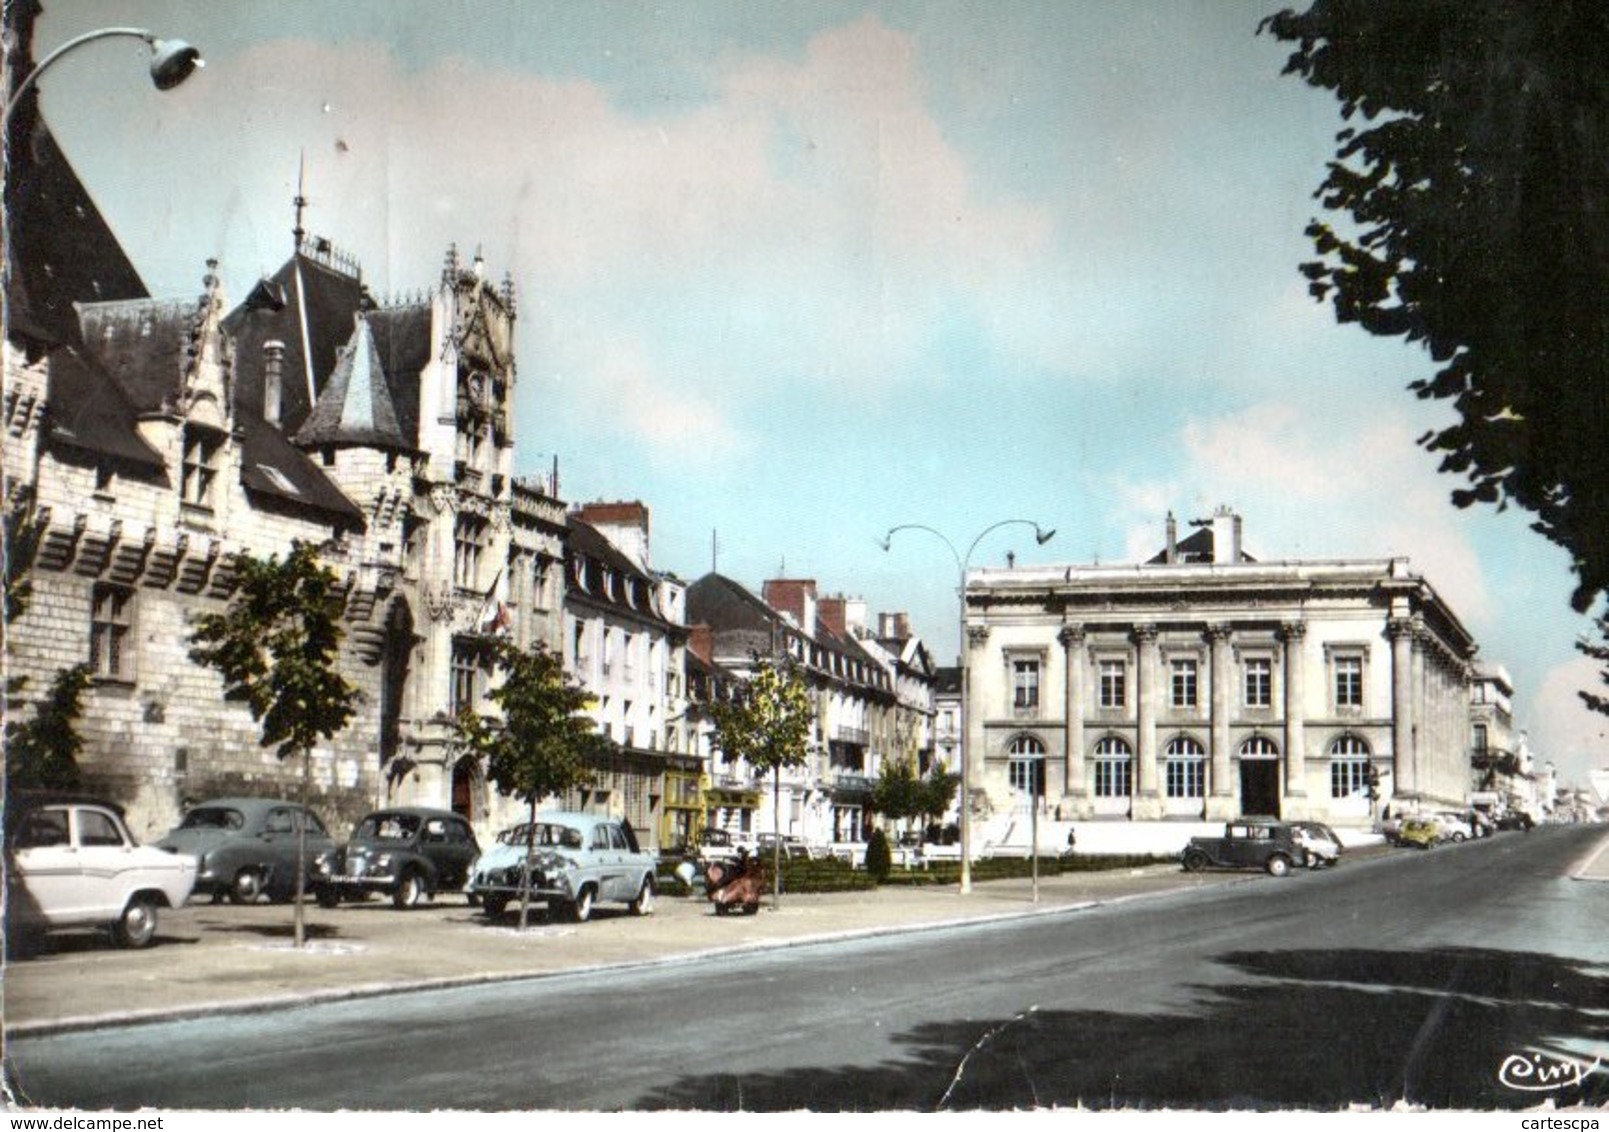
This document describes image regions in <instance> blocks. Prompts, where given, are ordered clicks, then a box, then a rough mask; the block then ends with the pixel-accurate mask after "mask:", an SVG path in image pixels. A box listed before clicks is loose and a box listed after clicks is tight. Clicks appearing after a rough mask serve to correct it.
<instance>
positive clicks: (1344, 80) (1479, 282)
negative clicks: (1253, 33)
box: [1260, 0, 1609, 610]
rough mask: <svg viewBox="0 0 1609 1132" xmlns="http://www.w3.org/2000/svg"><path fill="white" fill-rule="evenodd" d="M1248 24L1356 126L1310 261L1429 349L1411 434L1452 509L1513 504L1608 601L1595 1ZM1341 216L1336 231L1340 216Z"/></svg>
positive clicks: (1605, 236)
mask: <svg viewBox="0 0 1609 1132" xmlns="http://www.w3.org/2000/svg"><path fill="white" fill-rule="evenodd" d="M1260 30H1262V31H1265V32H1269V33H1271V34H1272V35H1274V36H1275V37H1276V38H1278V39H1279V40H1281V41H1284V42H1286V43H1290V44H1293V45H1294V46H1295V50H1294V51H1293V53H1292V54H1291V56H1290V57H1289V60H1288V62H1287V63H1286V66H1285V73H1287V74H1292V75H1296V76H1299V77H1300V78H1301V79H1302V80H1304V81H1305V82H1306V83H1308V84H1309V85H1310V86H1313V87H1315V88H1318V89H1321V90H1327V91H1330V92H1332V93H1333V94H1334V95H1335V96H1336V98H1337V99H1338V100H1339V102H1340V108H1341V114H1342V118H1343V119H1344V120H1345V121H1346V122H1347V123H1349V124H1348V125H1347V126H1346V128H1344V129H1343V130H1342V131H1341V132H1340V133H1339V134H1338V135H1337V150H1336V154H1335V158H1334V160H1333V161H1331V162H1330V163H1329V166H1328V173H1327V175H1326V176H1325V178H1324V180H1323V182H1322V183H1321V184H1320V186H1319V189H1318V192H1317V193H1316V194H1315V196H1316V198H1317V199H1318V201H1319V202H1320V204H1321V205H1322V208H1323V209H1324V210H1325V212H1326V213H1328V214H1329V215H1330V217H1331V219H1329V220H1320V219H1315V220H1313V221H1312V222H1311V224H1310V225H1309V227H1308V229H1307V232H1308V235H1309V236H1310V237H1311V239H1312V240H1313V244H1314V247H1315V249H1316V251H1317V252H1318V256H1319V258H1318V259H1317V260H1315V261H1314V262H1311V263H1307V264H1304V265H1303V268H1302V271H1303V273H1304V274H1305V275H1306V276H1307V278H1308V279H1309V282H1310V289H1311V291H1312V293H1313V295H1314V296H1315V297H1316V298H1318V299H1319V300H1321V301H1323V300H1328V301H1329V302H1331V303H1332V304H1333V306H1334V310H1335V314H1336V318H1337V319H1338V320H1339V321H1340V322H1343V323H1347V322H1355V323H1357V324H1358V325H1360V326H1362V327H1363V328H1364V329H1365V330H1367V331H1368V332H1370V333H1371V334H1375V335H1381V336H1385V337H1393V338H1401V339H1404V340H1405V341H1408V342H1413V343H1417V344H1420V345H1422V346H1423V347H1424V348H1425V349H1426V350H1427V351H1428V352H1429V354H1430V356H1431V358H1432V359H1433V361H1434V362H1435V364H1436V365H1437V366H1438V367H1439V368H1438V369H1437V371H1436V373H1435V375H1434V376H1433V377H1431V378H1428V379H1425V380H1421V381H1416V382H1414V383H1413V385H1412V386H1411V388H1412V389H1413V390H1414V391H1415V392H1416V393H1417V394H1418V396H1419V397H1421V398H1427V399H1436V400H1444V401H1447V402H1450V404H1451V406H1452V408H1453V409H1454V410H1455V411H1456V415H1457V419H1456V421H1455V422H1454V423H1453V424H1450V425H1448V426H1447V427H1445V428H1442V429H1440V430H1437V431H1432V432H1430V433H1428V434H1426V435H1425V436H1424V437H1421V438H1420V442H1421V444H1423V445H1424V446H1425V447H1426V448H1427V449H1428V450H1430V451H1431V452H1434V453H1438V454H1440V455H1441V462H1440V469H1441V470H1442V471H1444V472H1448V473H1453V474H1456V475H1459V476H1462V477H1464V478H1465V480H1466V481H1467V486H1465V487H1462V488H1459V489H1456V490H1454V492H1453V493H1452V497H1453V502H1454V503H1455V504H1456V505H1457V506H1459V507H1468V506H1470V505H1472V504H1474V503H1477V502H1480V503H1489V504H1496V505H1497V506H1498V507H1499V508H1500V509H1501V508H1503V507H1506V506H1507V505H1508V504H1510V503H1512V504H1515V505H1517V506H1519V507H1520V508H1522V509H1524V510H1525V511H1528V512H1530V513H1531V514H1532V515H1533V516H1534V521H1533V524H1532V525H1533V527H1534V528H1535V529H1536V530H1537V531H1539V532H1540V533H1542V534H1543V535H1545V536H1546V537H1547V538H1549V539H1551V540H1552V541H1553V542H1555V543H1557V544H1558V545H1559V546H1561V547H1563V548H1564V549H1565V550H1567V551H1568V552H1569V553H1570V555H1571V557H1572V563H1573V567H1574V570H1575V572H1576V575H1577V587H1576V590H1575V592H1574V594H1573V597H1572V603H1573V605H1574V606H1575V608H1576V609H1577V610H1585V609H1587V608H1589V607H1590V606H1591V605H1592V603H1593V601H1594V600H1595V599H1596V597H1597V596H1598V595H1599V594H1600V593H1602V592H1604V591H1605V590H1606V588H1609V444H1606V443H1604V437H1605V435H1606V432H1609V380H1606V375H1605V362H1606V343H1609V303H1605V302H1604V298H1603V297H1604V295H1605V293H1606V284H1609V194H1606V192H1605V189H1606V186H1609V71H1606V70H1605V68H1604V67H1603V64H1602V60H1603V58H1604V57H1605V54H1606V52H1609V6H1605V5H1603V4H1602V3H1599V2H1597V0H1592V2H1587V0H1554V2H1553V3H1547V4H1516V3H1513V2H1512V0H1315V2H1314V3H1312V4H1311V6H1310V7H1308V9H1307V10H1306V11H1304V12H1301V13H1296V12H1293V11H1290V10H1285V11H1282V12H1280V13H1278V14H1277V15H1274V16H1271V17H1270V18H1268V19H1267V20H1265V21H1263V23H1262V25H1261V28H1260ZM1342 218H1344V219H1342Z"/></svg>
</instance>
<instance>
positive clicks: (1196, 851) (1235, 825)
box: [1179, 820, 1307, 877]
mask: <svg viewBox="0 0 1609 1132" xmlns="http://www.w3.org/2000/svg"><path fill="white" fill-rule="evenodd" d="M1179 860H1180V863H1182V864H1183V865H1184V867H1185V870H1186V871H1187V872H1192V873H1199V872H1201V871H1202V870H1204V869H1208V868H1219V869H1266V870H1267V871H1268V874H1269V875H1270V876H1276V877H1282V876H1285V875H1286V874H1287V873H1289V872H1290V871H1291V868H1292V867H1293V866H1297V865H1306V864H1307V850H1306V849H1304V848H1303V847H1302V843H1301V842H1300V841H1299V840H1298V839H1297V837H1296V831H1295V830H1294V829H1292V828H1291V827H1290V826H1289V825H1287V824H1286V823H1284V822H1276V821H1267V820H1260V821H1245V820H1242V821H1232V822H1228V823H1226V824H1225V825H1224V833H1223V836H1222V837H1192V838H1191V839H1190V842H1189V844H1187V845H1186V846H1185V847H1184V850H1183V852H1181V853H1180V854H1179Z"/></svg>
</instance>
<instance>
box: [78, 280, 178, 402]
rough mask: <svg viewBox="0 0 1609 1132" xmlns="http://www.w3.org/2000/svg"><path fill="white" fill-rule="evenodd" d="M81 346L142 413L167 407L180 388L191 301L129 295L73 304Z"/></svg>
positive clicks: (174, 398)
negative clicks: (129, 297)
mask: <svg viewBox="0 0 1609 1132" xmlns="http://www.w3.org/2000/svg"><path fill="white" fill-rule="evenodd" d="M78 314H79V325H80V327H81V333H82V336H83V340H84V348H85V350H86V351H87V352H88V353H89V355H90V356H91V357H93V358H94V359H95V361H96V363H97V364H98V365H99V367H100V368H101V369H102V370H103V371H105V372H106V373H107V374H108V375H110V376H111V377H112V378H113V379H114V380H115V381H116V382H117V384H118V386H119V387H121V388H122V390H123V392H124V393H125V394H126V395H127V396H128V399H129V402H130V403H131V404H132V405H133V406H134V408H135V409H136V411H138V412H141V413H154V412H161V411H163V410H166V409H171V408H172V407H173V405H174V404H175V402H176V400H177V398H178V396H179V394H180V393H181V392H182V391H183V388H182V384H181V382H182V378H183V375H184V372H185V369H186V366H187V363H188V361H189V358H188V357H187V355H186V346H187V344H188V342H189V336H190V332H191V329H192V328H193V327H194V325H195V319H196V304H195V302H194V301H188V300H184V299H133V300H127V301H124V302H116V303H88V304H81V305H80V306H79V308H78Z"/></svg>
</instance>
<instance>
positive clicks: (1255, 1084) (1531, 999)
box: [637, 948, 1609, 1112]
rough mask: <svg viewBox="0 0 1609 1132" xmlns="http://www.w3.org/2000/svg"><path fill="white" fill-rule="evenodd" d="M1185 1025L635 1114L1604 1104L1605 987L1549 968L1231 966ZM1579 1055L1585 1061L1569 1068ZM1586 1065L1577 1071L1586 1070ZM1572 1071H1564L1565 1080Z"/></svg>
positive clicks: (729, 1093)
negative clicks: (1238, 978)
mask: <svg viewBox="0 0 1609 1132" xmlns="http://www.w3.org/2000/svg"><path fill="white" fill-rule="evenodd" d="M1219 962H1221V963H1222V964H1224V965H1225V966H1226V967H1228V968H1231V969H1233V970H1234V971H1237V972H1239V973H1240V974H1242V975H1244V976H1246V977H1247V978H1248V980H1250V981H1247V982H1239V983H1231V984H1229V985H1216V986H1201V987H1197V988H1195V989H1196V991H1197V992H1198V994H1199V996H1200V999H1199V1004H1198V1005H1197V1007H1196V1008H1195V1009H1194V1010H1192V1011H1190V1012H1188V1013H1170V1014H1122V1013H1115V1012H1108V1011H1063V1010H1044V1011H1039V1010H1030V1011H1027V1012H1025V1013H1023V1014H1022V1015H1019V1016H1017V1017H1015V1018H997V1019H979V1020H969V1021H966V1022H953V1023H935V1024H931V1025H924V1026H920V1027H918V1028H916V1029H915V1030H912V1031H910V1032H908V1033H904V1034H900V1035H896V1036H895V1039H894V1040H895V1041H896V1042H897V1043H898V1044H899V1045H900V1046H902V1047H903V1053H902V1055H900V1056H897V1057H895V1058H893V1059H890V1060H887V1061H884V1062H880V1063H878V1064H874V1065H839V1066H830V1067H826V1068H808V1069H803V1068H802V1069H799V1070H797V1071H795V1072H781V1073H762V1074H743V1075H735V1074H713V1075H704V1076H698V1077H687V1078H683V1079H682V1080H680V1081H678V1082H676V1083H674V1084H672V1085H670V1086H669V1087H667V1088H666V1089H664V1090H661V1091H658V1092H655V1093H653V1094H651V1095H648V1096H645V1097H643V1098H642V1099H641V1101H640V1102H639V1104H638V1106H637V1107H640V1108H642V1109H645V1110H663V1109H693V1110H700V1111H784V1110H791V1109H807V1110H812V1111H839V1112H842V1111H890V1110H894V1111H911V1110H918V1111H931V1110H945V1109H950V1110H956V1109H959V1110H1011V1109H1024V1108H1041V1107H1049V1106H1056V1107H1083V1108H1087V1109H1095V1110H1109V1109H1142V1110H1156V1109H1163V1108H1174V1109H1189V1110H1196V1111H1225V1110H1252V1111H1270V1110H1282V1109H1285V1110H1289V1109H1297V1110H1307V1111H1336V1110H1344V1109H1347V1108H1348V1107H1350V1106H1367V1107H1370V1108H1390V1107H1392V1106H1394V1105H1396V1104H1398V1103H1399V1102H1406V1103H1407V1104H1409V1105H1412V1106H1419V1107H1425V1108H1429V1109H1438V1110H1446V1109H1466V1110H1477V1111H1498V1110H1516V1109H1528V1108H1535V1107H1537V1106H1538V1105H1541V1104H1544V1103H1546V1102H1550V1101H1551V1102H1552V1103H1553V1104H1554V1105H1557V1106H1559V1107H1569V1106H1575V1105H1586V1106H1598V1105H1604V1104H1609V1015H1606V1014H1605V1012H1604V1007H1605V1005H1606V1004H1609V976H1606V974H1605V970H1604V967H1603V965H1601V964H1600V965H1598V966H1597V967H1596V968H1594V966H1593V965H1592V964H1590V963H1587V962H1584V961H1575V960H1570V959H1562V958H1559V957H1556V956H1551V955H1541V954H1531V953H1516V952H1506V951H1495V950H1480V949H1461V948H1448V949H1436V950H1428V951H1426V950H1421V951H1402V952H1395V951H1356V950H1353V951H1245V952H1237V953H1232V954H1228V955H1224V956H1221V957H1219ZM1583 1051H1587V1052H1585V1055H1583ZM1594 1053H1596V1054H1597V1055H1598V1056H1601V1057H1602V1059H1603V1064H1602V1065H1601V1066H1600V1067H1599V1068H1597V1069H1596V1070H1595V1071H1590V1072H1589V1071H1587V1070H1588V1069H1589V1068H1590V1067H1591V1065H1592V1063H1593V1054H1594ZM1572 1070H1573V1071H1572Z"/></svg>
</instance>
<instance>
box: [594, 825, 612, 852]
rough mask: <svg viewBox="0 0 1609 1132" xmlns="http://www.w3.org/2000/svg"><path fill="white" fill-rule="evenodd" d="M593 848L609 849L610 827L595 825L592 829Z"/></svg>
mask: <svg viewBox="0 0 1609 1132" xmlns="http://www.w3.org/2000/svg"><path fill="white" fill-rule="evenodd" d="M592 847H593V848H594V849H607V848H609V827H608V826H606V825H595V826H593V827H592Z"/></svg>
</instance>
